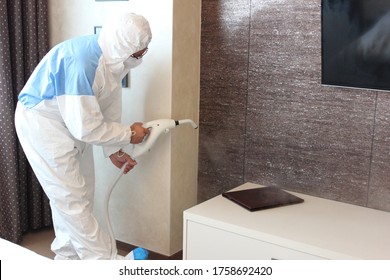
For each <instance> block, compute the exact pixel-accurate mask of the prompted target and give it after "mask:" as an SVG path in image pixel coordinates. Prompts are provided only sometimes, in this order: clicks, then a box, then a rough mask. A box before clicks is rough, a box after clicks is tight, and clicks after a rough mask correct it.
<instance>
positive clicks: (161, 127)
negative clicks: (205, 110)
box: [104, 119, 198, 260]
mask: <svg viewBox="0 0 390 280" xmlns="http://www.w3.org/2000/svg"><path fill="white" fill-rule="evenodd" d="M181 124H191V126H192V127H193V128H195V129H197V128H198V126H197V125H196V124H195V122H194V121H193V120H190V119H184V120H172V119H160V120H154V121H150V122H148V123H145V124H144V125H143V127H145V128H148V129H149V131H150V133H149V135H148V136H147V138H146V139H144V141H143V142H142V143H140V144H136V145H134V146H133V147H134V148H133V150H132V152H131V153H130V155H131V157H132V158H133V159H136V158H138V157H139V156H141V155H143V154H145V153H147V152H149V151H150V150H151V148H152V146H153V145H154V144H155V143H156V141H157V139H158V138H159V136H160V135H162V134H163V133H168V132H169V131H170V130H171V129H172V128H175V127H176V126H178V125H181ZM125 167H126V164H124V165H123V167H122V168H121V169H120V170H119V172H118V174H117V175H116V176H115V178H114V180H113V181H112V183H111V185H110V186H109V187H108V189H107V191H106V195H105V200H104V211H105V212H104V214H105V221H106V224H107V228H108V233H109V236H110V239H111V259H115V257H116V253H117V248H116V240H115V237H114V232H113V230H112V226H111V221H110V216H109V209H108V207H109V201H110V196H111V193H112V190H113V189H114V187H115V185H116V184H117V183H118V181H119V179H120V178H121V177H122V175H123V171H124V169H125ZM147 256H148V251H146V250H145V249H143V248H136V249H134V250H133V251H132V252H130V253H129V254H128V255H127V256H125V259H139V260H143V259H146V258H147Z"/></svg>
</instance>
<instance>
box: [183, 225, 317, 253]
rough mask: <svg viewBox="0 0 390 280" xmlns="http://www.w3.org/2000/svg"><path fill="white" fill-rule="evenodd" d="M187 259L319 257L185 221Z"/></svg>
mask: <svg viewBox="0 0 390 280" xmlns="http://www.w3.org/2000/svg"><path fill="white" fill-rule="evenodd" d="M185 226H187V237H186V238H187V239H186V242H185V244H186V248H185V256H183V257H184V258H185V259H188V260H211V259H218V260H245V259H246V260H248V259H258V260H270V259H280V260H283V259H284V260H290V259H294V260H319V259H323V258H321V257H319V256H315V255H311V254H307V253H303V252H300V251H296V250H292V249H289V248H285V247H282V246H278V245H275V244H271V243H268V242H265V241H262V240H257V239H254V238H251V237H247V236H244V235H240V234H239V233H234V232H229V231H225V230H221V229H218V228H215V227H211V226H208V225H204V224H201V223H197V222H194V221H190V220H187V223H186V225H185Z"/></svg>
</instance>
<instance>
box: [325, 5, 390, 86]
mask: <svg viewBox="0 0 390 280" xmlns="http://www.w3.org/2000/svg"><path fill="white" fill-rule="evenodd" d="M321 8H322V83H323V84H326V85H334V86H346V87H357V88H369V89H380V90H390V0H322V6H321Z"/></svg>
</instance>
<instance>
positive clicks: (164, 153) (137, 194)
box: [49, 0, 201, 255]
mask: <svg viewBox="0 0 390 280" xmlns="http://www.w3.org/2000/svg"><path fill="white" fill-rule="evenodd" d="M180 2H181V3H180ZM184 2H185V4H184V5H183V4H182V3H183V1H180V0H131V1H109V2H95V1H94V0H83V1H80V0H67V1H63V0H49V16H50V37H51V41H50V42H51V45H55V44H57V43H59V42H61V41H63V40H65V39H68V38H71V37H74V36H79V35H87V34H93V30H94V26H97V25H103V23H104V20H105V17H106V15H109V14H110V13H115V11H116V10H117V9H124V8H130V9H131V10H132V11H134V12H135V13H139V14H142V15H144V16H145V17H146V18H147V19H148V20H149V22H150V25H151V29H152V33H153V39H152V42H151V44H150V45H149V51H148V54H147V55H146V56H145V58H144V62H143V64H142V65H141V66H139V67H137V68H135V69H134V70H132V72H131V74H130V88H126V89H124V90H123V112H124V113H123V119H122V121H123V123H128V124H131V123H133V122H135V121H143V122H146V121H149V120H153V119H159V118H175V119H182V118H191V119H193V120H194V121H195V122H198V111H199V108H198V106H199V105H198V103H199V61H200V2H201V1H200V0H186V1H184ZM174 11H175V12H174ZM174 13H175V14H174ZM182 13H186V15H184V16H183V15H182ZM176 14H177V16H176ZM179 15H180V16H179ZM180 21H182V22H180ZM174 22H175V26H176V27H177V26H183V27H184V28H186V29H187V32H186V34H187V35H186V37H188V38H185V39H186V40H183V39H182V38H181V35H180V34H185V30H183V28H179V29H177V28H176V29H177V31H176V30H174V24H173V23H174ZM188 30H190V31H191V33H192V34H193V36H189V35H188V34H189V33H188ZM175 33H177V35H175ZM183 42H184V43H183ZM174 46H180V50H181V53H180V52H178V54H175V52H174ZM186 57H188V59H189V60H188V59H187V58H186ZM189 63H190V64H191V65H189ZM183 65H186V67H183ZM178 71H180V72H181V75H177V74H173V73H177V72H178ZM189 85H190V88H188V86H189ZM172 143H175V146H173V145H172ZM197 153H198V133H197V131H196V130H193V129H192V128H191V127H190V126H188V127H186V126H183V127H178V128H176V129H175V130H173V131H172V133H170V134H166V135H163V136H162V137H161V138H160V139H159V141H158V142H157V144H156V145H155V147H154V148H153V150H152V152H151V153H150V154H147V155H145V156H142V157H140V158H139V159H138V160H137V161H138V165H137V166H136V168H135V169H134V170H133V171H132V172H131V173H129V174H128V175H126V176H123V177H122V179H121V181H120V182H119V183H118V184H117V186H116V188H115V189H114V191H113V193H112V197H111V201H110V215H111V219H112V224H113V228H114V232H115V236H116V239H117V240H120V241H123V242H125V243H129V244H133V245H136V246H142V247H144V248H147V249H149V250H152V251H155V252H158V253H161V254H165V255H172V254H173V253H176V252H177V251H179V250H180V249H181V245H182V211H183V210H184V209H186V208H188V207H191V206H192V205H194V204H196V189H197ZM178 154H179V156H178ZM183 158H185V160H184V161H183V160H182V159H183ZM95 168H96V181H97V186H96V193H95V213H96V216H97V218H98V220H99V221H100V222H101V223H104V219H103V213H104V212H103V210H104V209H103V207H102V205H103V198H104V195H105V190H106V188H107V187H108V185H109V184H110V183H111V181H112V179H113V177H114V176H115V175H116V174H117V169H115V167H113V166H112V164H111V162H110V161H109V160H108V159H105V158H104V157H103V155H102V153H101V149H100V148H99V147H96V148H95Z"/></svg>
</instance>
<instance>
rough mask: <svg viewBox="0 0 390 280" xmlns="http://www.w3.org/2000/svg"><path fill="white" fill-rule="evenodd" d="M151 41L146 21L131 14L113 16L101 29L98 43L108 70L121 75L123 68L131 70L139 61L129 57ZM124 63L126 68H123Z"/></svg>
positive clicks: (139, 16)
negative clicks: (130, 61)
mask: <svg viewBox="0 0 390 280" xmlns="http://www.w3.org/2000/svg"><path fill="white" fill-rule="evenodd" d="M151 39H152V32H151V30H150V26H149V23H148V21H147V20H146V19H145V18H144V17H143V16H141V15H137V14H134V13H131V12H126V13H123V14H119V15H118V14H115V15H114V16H113V17H111V18H110V19H109V20H108V21H107V22H106V23H105V24H104V25H103V27H102V30H101V31H100V35H99V39H98V43H99V46H100V48H101V49H102V53H103V58H104V63H105V64H106V65H107V66H108V68H109V70H110V71H111V72H113V73H116V74H119V75H120V74H122V73H123V71H126V70H129V69H125V68H133V67H135V66H137V65H138V64H140V62H141V60H140V61H137V60H136V59H134V58H132V59H131V60H132V62H133V63H129V57H130V55H132V54H133V53H136V52H138V51H140V50H142V49H144V48H146V47H147V46H148V45H149V43H150V41H151ZM125 62H127V63H126V66H125V64H124V63H125Z"/></svg>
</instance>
